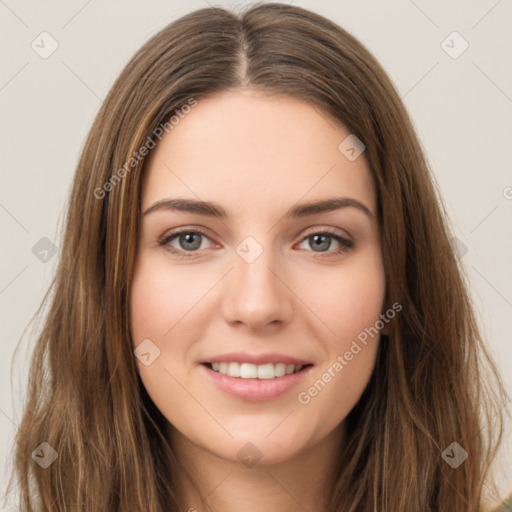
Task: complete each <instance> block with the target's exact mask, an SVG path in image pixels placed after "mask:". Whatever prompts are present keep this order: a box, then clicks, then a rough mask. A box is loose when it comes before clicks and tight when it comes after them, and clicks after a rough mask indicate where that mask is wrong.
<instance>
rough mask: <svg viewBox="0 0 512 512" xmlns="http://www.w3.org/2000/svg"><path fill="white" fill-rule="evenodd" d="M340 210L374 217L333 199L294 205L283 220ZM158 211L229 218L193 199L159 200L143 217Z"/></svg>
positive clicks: (354, 202) (355, 203)
mask: <svg viewBox="0 0 512 512" xmlns="http://www.w3.org/2000/svg"><path fill="white" fill-rule="evenodd" d="M342 208H355V209H357V210H359V211H361V212H363V213H364V214H365V215H367V216H368V217H374V216H375V215H374V214H373V213H372V212H371V211H370V209H369V208H368V207H367V206H366V205H365V204H363V203H362V202H361V201H358V200H357V199H353V198H350V197H335V198H328V199H321V200H318V201H312V202H308V203H299V204H296V205H294V206H293V207H292V208H290V209H289V210H288V211H287V212H286V213H285V214H284V216H283V218H284V219H286V220H289V219H297V218H301V217H307V216H309V215H315V214H319V213H325V212H331V211H334V210H339V209H342ZM159 210H174V211H180V212H189V213H198V214H200V215H206V216H208V217H217V218H218V219H221V220H223V219H227V218H228V217H229V214H228V212H227V210H225V209H224V208H223V207H222V206H220V205H219V204H216V203H213V202H210V201H197V200H195V199H185V198H173V199H161V200H160V201H157V202H156V203H154V204H153V205H151V206H150V207H149V208H148V209H147V210H146V211H145V212H144V213H143V215H149V214H150V213H153V212H155V211H159Z"/></svg>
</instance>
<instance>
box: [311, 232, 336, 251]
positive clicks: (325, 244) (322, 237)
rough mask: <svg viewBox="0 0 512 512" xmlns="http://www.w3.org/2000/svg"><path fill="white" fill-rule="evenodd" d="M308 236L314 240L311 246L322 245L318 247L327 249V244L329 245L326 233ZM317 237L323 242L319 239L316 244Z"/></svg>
mask: <svg viewBox="0 0 512 512" xmlns="http://www.w3.org/2000/svg"><path fill="white" fill-rule="evenodd" d="M310 238H312V239H313V240H314V244H313V247H315V246H316V247H320V246H322V245H323V247H320V248H322V249H329V246H330V245H331V244H330V240H329V236H328V235H312V236H311V237H310ZM319 239H323V242H322V241H321V242H320V243H319V244H317V241H318V240H319ZM326 239H327V242H325V240H326Z"/></svg>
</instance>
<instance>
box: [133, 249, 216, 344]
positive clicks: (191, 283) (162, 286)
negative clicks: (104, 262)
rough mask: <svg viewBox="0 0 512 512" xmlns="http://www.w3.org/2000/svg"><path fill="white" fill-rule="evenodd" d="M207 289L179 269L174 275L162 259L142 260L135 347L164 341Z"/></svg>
mask: <svg viewBox="0 0 512 512" xmlns="http://www.w3.org/2000/svg"><path fill="white" fill-rule="evenodd" d="M207 285H208V283H207V282H206V283H205V282H202V283H201V281H200V280H198V279H194V278H193V275H191V274H190V273H189V272H184V271H183V270H182V269H180V267H179V266H178V267H176V269H175V271H170V269H169V265H168V264H167V265H166V264H165V262H164V261H161V259H160V258H141V262H140V263H139V264H138V265H137V267H136V270H135V274H134V279H133V285H132V293H131V300H130V310H131V311H130V315H131V328H132V335H133V340H134V343H135V345H137V344H138V343H140V341H141V340H142V339H145V338H150V339H155V340H161V341H163V339H164V337H165V336H166V334H167V333H169V331H170V330H171V329H172V328H173V327H174V326H175V325H176V324H177V323H178V322H179V321H180V319H181V318H183V317H184V316H185V315H186V314H187V312H188V311H189V310H190V308H191V307H192V306H193V305H194V304H196V303H198V302H199V300H200V298H201V296H202V295H204V293H205V291H206V289H207ZM210 286H211V285H210ZM203 288H204V289H203Z"/></svg>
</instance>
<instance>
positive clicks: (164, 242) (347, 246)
mask: <svg viewBox="0 0 512 512" xmlns="http://www.w3.org/2000/svg"><path fill="white" fill-rule="evenodd" d="M183 233H187V234H190V233H192V234H199V235H201V236H204V237H206V238H208V239H210V237H209V236H208V235H207V234H206V233H205V232H204V231H202V230H201V229H199V228H194V229H188V228H184V229H178V230H175V231H172V232H170V233H165V234H164V235H163V236H162V237H161V238H160V239H159V240H158V244H159V245H160V246H165V250H167V251H169V252H170V253H171V254H174V255H176V256H179V257H181V258H193V257H194V256H195V254H197V253H199V252H200V250H199V249H196V250H194V251H183V250H179V249H176V248H175V247H172V246H171V245H169V242H171V240H173V239H174V238H176V237H177V236H179V235H181V234H183ZM312 235H328V236H329V237H331V238H334V239H335V240H336V241H337V242H339V244H340V246H341V247H340V248H339V249H336V250H334V251H326V252H325V253H322V252H319V253H316V254H318V255H319V256H315V258H316V257H320V258H331V257H335V256H341V255H342V254H345V253H347V252H349V251H350V250H351V249H353V248H354V243H353V242H352V241H350V240H347V239H346V238H343V237H341V236H340V235H338V234H337V233H336V232H335V231H333V230H331V229H329V228H324V229H323V230H320V231H311V232H310V233H308V234H307V235H305V236H304V237H302V239H301V241H300V243H301V244H302V243H303V242H304V241H305V240H307V239H308V238H309V237H310V236H312ZM310 252H314V251H310ZM324 254H325V256H324Z"/></svg>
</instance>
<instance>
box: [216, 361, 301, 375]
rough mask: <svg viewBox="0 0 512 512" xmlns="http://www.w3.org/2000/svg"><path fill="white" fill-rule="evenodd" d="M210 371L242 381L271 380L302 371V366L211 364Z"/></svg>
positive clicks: (280, 364) (281, 364) (283, 364)
mask: <svg viewBox="0 0 512 512" xmlns="http://www.w3.org/2000/svg"><path fill="white" fill-rule="evenodd" d="M211 365H212V370H214V371H216V372H219V373H222V374H224V375H228V376H229V377H240V378H242V379H273V378H275V377H284V376H285V375H290V374H291V373H296V372H298V371H300V370H302V368H303V366H302V365H295V364H285V363H277V364H272V363H266V364H259V365H256V364H251V363H234V362H232V363H224V362H222V363H211Z"/></svg>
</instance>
